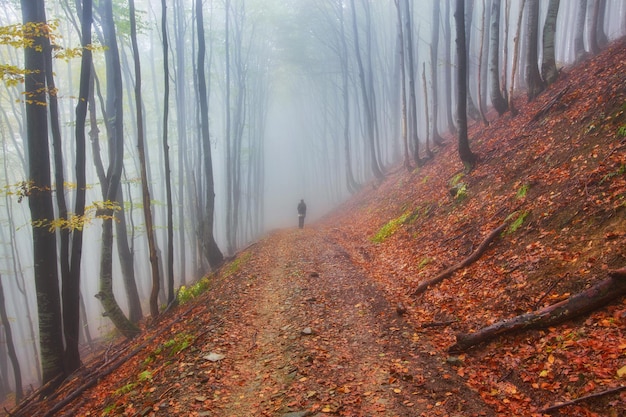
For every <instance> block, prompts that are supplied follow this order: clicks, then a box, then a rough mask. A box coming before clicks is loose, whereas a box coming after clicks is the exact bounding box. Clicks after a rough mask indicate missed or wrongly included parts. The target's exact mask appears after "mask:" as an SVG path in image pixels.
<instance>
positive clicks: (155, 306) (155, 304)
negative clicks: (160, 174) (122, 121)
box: [128, 0, 161, 319]
mask: <svg viewBox="0 0 626 417" xmlns="http://www.w3.org/2000/svg"><path fill="white" fill-rule="evenodd" d="M128 5H129V13H130V39H131V44H132V49H133V61H134V63H135V110H136V113H137V153H138V154H139V166H140V172H141V191H142V192H141V195H142V199H143V215H144V221H145V224H146V234H147V238H148V249H149V251H150V266H151V271H152V291H151V293H150V315H151V316H152V318H153V319H155V318H157V317H158V315H159V289H160V284H161V277H160V273H159V259H158V256H157V251H156V238H155V236H154V226H153V221H152V203H151V202H150V190H149V189H148V174H147V172H146V151H145V145H144V140H145V138H144V136H145V133H144V129H143V112H142V109H141V106H142V103H143V99H142V97H141V64H140V62H139V46H138V45H137V22H136V19H135V0H129V2H128Z"/></svg>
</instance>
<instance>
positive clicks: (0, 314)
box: [0, 275, 24, 403]
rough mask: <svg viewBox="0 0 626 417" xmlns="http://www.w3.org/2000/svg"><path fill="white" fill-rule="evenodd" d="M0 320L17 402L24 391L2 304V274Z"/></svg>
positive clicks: (0, 282) (4, 308) (13, 344)
mask: <svg viewBox="0 0 626 417" xmlns="http://www.w3.org/2000/svg"><path fill="white" fill-rule="evenodd" d="M0 320H1V321H2V327H4V333H5V335H6V343H7V350H8V353H9V358H10V359H11V365H12V366H13V376H14V377H15V402H16V403H18V402H19V401H20V399H21V398H22V396H23V395H24V392H23V390H22V372H21V371H20V362H19V360H18V359H17V353H16V351H15V343H14V342H13V333H12V331H11V322H10V321H9V316H8V315H7V310H6V306H5V304H4V286H3V285H2V276H1V275H0Z"/></svg>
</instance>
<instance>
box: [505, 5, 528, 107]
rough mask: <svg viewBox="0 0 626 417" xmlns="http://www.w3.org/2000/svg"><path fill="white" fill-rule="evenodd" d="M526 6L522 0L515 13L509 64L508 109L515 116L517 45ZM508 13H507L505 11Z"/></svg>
mask: <svg viewBox="0 0 626 417" xmlns="http://www.w3.org/2000/svg"><path fill="white" fill-rule="evenodd" d="M525 6H526V0H522V4H521V5H520V10H519V13H518V15H517V26H516V29H515V30H516V32H515V37H514V38H513V60H512V61H513V65H512V66H511V82H510V83H509V94H508V99H509V110H510V111H511V116H513V117H515V116H517V113H518V111H517V109H516V108H515V106H514V105H513V91H515V75H516V74H517V65H518V62H519V59H518V58H519V45H520V42H519V40H520V33H521V31H522V17H523V16H524V7H525ZM507 15H508V13H507Z"/></svg>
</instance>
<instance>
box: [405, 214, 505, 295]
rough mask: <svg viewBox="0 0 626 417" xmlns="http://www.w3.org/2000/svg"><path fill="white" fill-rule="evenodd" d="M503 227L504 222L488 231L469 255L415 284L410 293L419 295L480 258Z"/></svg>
mask: <svg viewBox="0 0 626 417" xmlns="http://www.w3.org/2000/svg"><path fill="white" fill-rule="evenodd" d="M505 227H506V222H505V223H502V224H501V225H500V226H498V227H496V228H495V229H493V230H492V231H491V233H489V234H488V235H487V237H486V238H485V239H484V240H483V241H482V242H481V244H480V245H478V248H476V250H475V251H474V252H472V254H471V255H469V256H468V257H467V258H465V259H464V260H462V261H461V262H459V263H458V264H456V265H454V266H451V267H450V268H448V269H446V270H445V271H443V272H441V273H440V274H439V275H437V276H436V277H435V278H432V279H430V280H428V281H424V282H422V283H420V284H419V285H418V286H417V288H416V289H415V290H414V291H413V294H412V295H413V296H414V297H415V296H416V295H419V294H421V293H423V292H424V291H426V289H427V288H428V287H429V286H431V285H435V284H438V283H439V282H441V281H443V280H444V279H446V278H448V277H449V276H450V275H452V274H454V273H455V272H456V271H458V270H459V269H462V268H465V267H466V266H468V265H469V264H471V263H473V262H475V261H476V260H478V258H480V257H481V255H482V254H483V253H484V252H485V251H486V250H487V248H488V247H489V245H490V244H491V242H492V241H493V240H494V239H495V238H496V237H498V236H499V235H500V233H501V232H502V231H503V230H504V228H505Z"/></svg>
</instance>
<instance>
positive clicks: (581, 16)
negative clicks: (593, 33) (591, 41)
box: [574, 0, 587, 62]
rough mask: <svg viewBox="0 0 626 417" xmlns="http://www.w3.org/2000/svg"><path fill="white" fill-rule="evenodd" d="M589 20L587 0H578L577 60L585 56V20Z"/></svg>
mask: <svg viewBox="0 0 626 417" xmlns="http://www.w3.org/2000/svg"><path fill="white" fill-rule="evenodd" d="M586 20H587V0H579V1H578V12H577V13H576V24H575V25H574V27H575V28H576V29H575V30H576V34H575V35H574V55H575V57H576V62H580V61H582V60H583V59H584V58H585V21H586Z"/></svg>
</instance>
